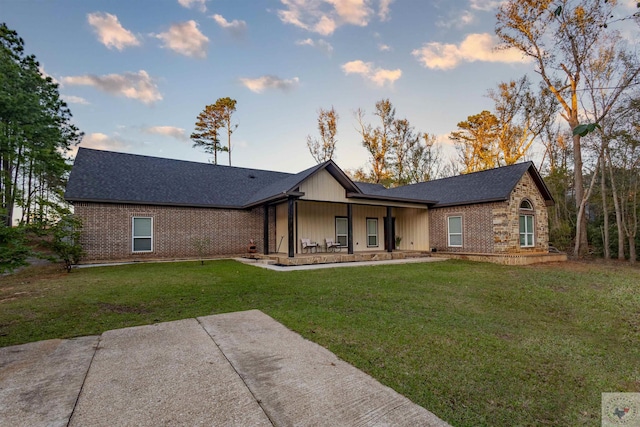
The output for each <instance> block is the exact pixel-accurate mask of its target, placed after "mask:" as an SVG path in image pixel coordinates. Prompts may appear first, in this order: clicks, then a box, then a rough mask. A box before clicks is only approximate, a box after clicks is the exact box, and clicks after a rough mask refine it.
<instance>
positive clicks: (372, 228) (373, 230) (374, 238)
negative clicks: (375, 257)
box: [367, 218, 378, 248]
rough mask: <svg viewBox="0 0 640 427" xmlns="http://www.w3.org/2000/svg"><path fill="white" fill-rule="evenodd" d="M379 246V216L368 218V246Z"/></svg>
mask: <svg viewBox="0 0 640 427" xmlns="http://www.w3.org/2000/svg"><path fill="white" fill-rule="evenodd" d="M377 246H378V218H367V247H370V248H371V247H377Z"/></svg>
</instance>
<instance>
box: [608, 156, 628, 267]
mask: <svg viewBox="0 0 640 427" xmlns="http://www.w3.org/2000/svg"><path fill="white" fill-rule="evenodd" d="M605 153H606V159H607V165H608V166H609V181H610V182H611V195H612V196H613V207H614V210H615V211H616V228H617V229H618V259H620V260H623V259H624V229H623V228H624V227H623V225H622V209H621V207H620V198H619V197H618V188H617V187H616V181H615V179H614V176H613V164H612V163H611V153H610V152H609V149H606V150H605Z"/></svg>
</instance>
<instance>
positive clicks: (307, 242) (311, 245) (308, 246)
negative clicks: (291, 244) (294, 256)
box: [300, 238, 318, 254]
mask: <svg viewBox="0 0 640 427" xmlns="http://www.w3.org/2000/svg"><path fill="white" fill-rule="evenodd" d="M300 244H301V245H302V253H303V254H304V253H314V252H317V251H318V244H317V243H316V242H312V241H311V239H304V238H303V239H300Z"/></svg>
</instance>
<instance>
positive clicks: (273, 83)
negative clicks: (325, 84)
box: [240, 76, 300, 93]
mask: <svg viewBox="0 0 640 427" xmlns="http://www.w3.org/2000/svg"><path fill="white" fill-rule="evenodd" d="M240 82H241V83H242V84H243V85H244V86H245V87H246V88H247V89H249V90H250V91H252V92H255V93H262V92H263V91H264V90H265V89H278V90H281V91H284V92H286V91H288V90H291V89H294V88H295V87H296V86H298V83H299V82H300V79H298V78H297V77H294V78H292V79H282V78H280V77H277V76H262V77H258V78H255V79H249V78H241V79H240Z"/></svg>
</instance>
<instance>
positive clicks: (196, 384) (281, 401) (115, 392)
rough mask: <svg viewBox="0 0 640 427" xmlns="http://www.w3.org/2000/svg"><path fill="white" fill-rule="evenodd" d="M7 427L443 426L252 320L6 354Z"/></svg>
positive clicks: (221, 318)
mask: <svg viewBox="0 0 640 427" xmlns="http://www.w3.org/2000/svg"><path fill="white" fill-rule="evenodd" d="M0 425H2V426H12V427H15V426H29V427H35V426H67V425H70V426H133V425H135V426H176V425H185V426H195V425H207V426H448V424H446V423H445V422H443V421H442V420H440V419H439V418H437V417H436V416H435V415H434V414H432V413H431V412H429V411H427V410H426V409H424V408H422V407H420V406H418V405H416V404H414V403H412V402H411V401H410V400H408V399H407V398H405V397H404V396H402V395H400V394H398V393H396V392H395V391H393V390H392V389H390V388H389V387H386V386H383V385H382V384H380V383H379V382H377V381H376V380H374V379H373V378H372V377H370V376H369V375H367V374H365V373H364V372H362V371H360V370H358V369H356V368H354V367H353V366H351V365H349V364H348V363H346V362H344V361H342V360H340V359H338V358H337V357H336V356H335V355H334V354H333V353H331V352H330V351H328V350H326V349H325V348H323V347H321V346H319V345H317V344H314V343H312V342H310V341H308V340H305V339H304V338H302V337H301V336H300V335H298V334H296V333H294V332H292V331H290V330H289V329H287V328H285V327H284V326H283V325H281V324H280V323H278V322H276V321H275V320H273V319H272V318H271V317H269V316H267V315H266V314H264V313H262V312H260V311H258V310H251V311H245V312H238V313H229V314H220V315H213V316H207V317H200V318H197V319H185V320H178V321H175V322H167V323H159V324H155V325H148V326H139V327H133V328H125V329H118V330H113V331H108V332H105V333H104V334H102V335H101V336H92V337H82V338H76V339H71V340H48V341H41V342H36V343H30V344H24V345H19V346H13V347H5V348H0Z"/></svg>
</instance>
